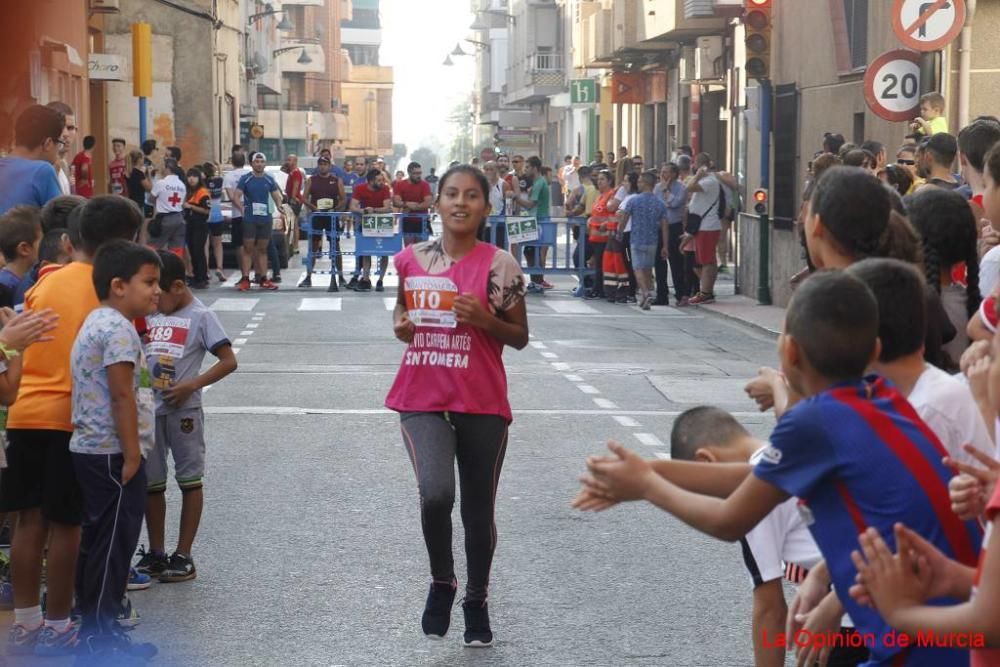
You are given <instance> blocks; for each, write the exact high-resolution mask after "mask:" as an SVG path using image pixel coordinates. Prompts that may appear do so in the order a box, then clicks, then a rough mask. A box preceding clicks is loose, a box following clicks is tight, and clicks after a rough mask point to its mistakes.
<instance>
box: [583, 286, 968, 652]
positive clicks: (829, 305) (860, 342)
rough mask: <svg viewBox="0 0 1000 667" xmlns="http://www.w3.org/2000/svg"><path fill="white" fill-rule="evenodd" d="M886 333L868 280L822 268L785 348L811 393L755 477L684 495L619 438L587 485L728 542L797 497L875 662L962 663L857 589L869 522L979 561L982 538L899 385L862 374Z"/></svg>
mask: <svg viewBox="0 0 1000 667" xmlns="http://www.w3.org/2000/svg"><path fill="white" fill-rule="evenodd" d="M877 335H878V306H877V304H876V302H875V298H874V296H873V295H872V293H871V290H869V289H868V288H867V287H866V286H865V285H864V283H862V282H861V281H860V280H858V279H857V278H855V277H853V276H850V275H847V274H845V273H819V274H816V275H814V276H813V277H811V278H809V279H808V280H806V281H805V282H804V283H803V284H802V285H801V286H800V287H799V288H798V290H797V291H796V293H795V296H794V297H793V298H792V302H791V304H790V305H789V308H788V313H787V317H786V321H785V333H784V334H783V335H782V337H781V338H780V340H779V344H778V352H779V356H780V358H781V364H782V369H783V370H784V373H785V376H786V377H787V379H788V383H789V385H790V386H791V387H792V388H793V389H795V390H796V391H797V392H798V393H799V394H800V395H801V396H804V397H805V398H804V400H803V401H801V402H800V403H799V404H798V405H796V406H795V407H794V408H792V409H791V410H790V411H789V412H787V413H786V414H785V415H784V416H783V417H782V419H781V421H780V422H779V423H778V425H777V427H776V428H775V430H774V433H772V435H771V444H770V446H769V447H768V448H767V449H765V450H764V452H763V454H762V457H761V460H760V462H759V463H757V465H756V466H754V468H753V474H752V475H748V476H747V477H746V478H745V479H744V480H743V482H742V483H741V484H740V485H739V487H738V488H737V489H736V490H735V491H734V492H733V493H732V494H731V495H729V497H728V498H726V499H719V498H712V497H708V496H704V495H700V494H698V493H692V492H690V491H685V490H683V489H682V488H680V487H679V486H677V485H675V484H673V483H671V482H670V481H667V480H666V479H664V478H663V477H661V476H660V475H658V474H657V473H656V471H655V470H654V468H653V467H651V466H650V464H649V462H647V461H645V460H644V459H642V458H640V457H638V456H636V455H635V454H634V453H632V452H630V451H628V450H627V449H625V448H624V447H623V446H621V445H620V444H617V443H612V444H611V445H610V446H611V449H612V451H613V452H614V453H615V455H616V456H614V457H607V458H592V459H590V460H589V461H588V467H589V469H590V476H588V477H585V478H584V484H585V485H586V486H587V487H589V489H591V490H592V491H593V492H594V493H597V494H602V495H606V496H609V497H611V498H613V499H616V500H639V499H645V500H649V501H650V502H651V503H653V504H655V505H657V506H658V507H660V508H661V509H664V510H665V511H667V512H670V513H671V514H673V515H674V516H676V517H677V518H679V519H681V520H682V521H684V522H685V523H687V524H689V525H691V526H693V527H695V528H697V529H699V530H701V531H703V532H705V533H707V534H709V535H713V536H715V537H718V538H720V539H724V540H728V541H733V540H737V539H739V538H741V537H743V536H744V535H746V533H747V532H748V531H749V530H750V529H751V528H753V527H754V526H756V525H757V523H758V522H760V520H761V519H763V518H764V517H765V516H767V514H768V513H769V512H770V511H771V510H772V509H774V508H775V507H776V506H777V505H779V504H780V503H782V502H784V501H785V500H786V499H787V498H789V497H790V496H797V497H798V498H799V507H800V512H801V513H802V517H803V520H804V521H805V523H806V525H808V527H809V530H810V532H811V533H812V535H813V538H814V539H815V540H816V544H817V545H818V546H819V548H820V551H821V552H822V554H823V557H824V559H825V561H826V563H827V567H828V568H829V572H830V577H831V579H832V582H833V586H834V590H835V591H836V592H837V595H838V597H839V598H840V601H841V602H842V603H843V605H844V607H845V608H846V609H847V611H848V613H849V614H850V616H851V618H852V619H853V620H854V622H855V625H856V626H857V630H858V632H859V633H860V634H861V635H862V637H864V638H865V643H866V646H868V648H870V650H871V661H870V662H869V663H868V664H870V665H890V664H891V665H927V666H931V665H933V666H935V667H947V666H950V665H963V666H964V665H967V664H968V660H969V655H968V652H967V651H963V650H956V649H953V648H929V647H911V648H905V649H904V648H900V646H899V643H898V642H896V641H894V640H895V639H896V637H897V636H898V635H896V634H895V633H894V632H893V630H892V629H891V628H890V627H889V626H888V625H887V624H886V622H885V620H884V619H883V618H882V617H881V616H879V614H878V613H877V612H876V611H874V610H873V609H870V608H867V607H862V606H860V605H859V604H857V603H856V602H855V601H854V600H852V599H851V598H850V597H849V596H848V589H849V588H850V587H851V585H852V584H853V583H854V580H855V576H856V575H857V569H856V568H855V566H854V564H853V562H852V560H851V551H852V550H853V549H854V548H856V547H855V545H856V543H857V536H858V534H860V533H861V532H863V531H864V530H865V529H866V527H868V526H872V527H874V528H876V529H878V531H879V532H880V533H881V534H882V535H884V536H885V537H886V539H887V540H889V541H892V534H893V524H894V523H896V522H903V523H905V524H906V525H908V526H910V527H911V528H912V529H913V530H914V531H916V533H918V534H919V535H921V536H923V537H924V538H925V539H926V540H928V541H929V542H931V543H932V544H934V545H935V546H936V547H937V548H938V549H940V550H941V551H942V552H943V553H945V554H946V555H948V556H949V557H951V558H954V559H956V560H958V561H960V562H963V563H966V564H970V565H971V564H974V563H975V561H976V557H977V554H978V552H979V547H980V541H981V533H980V531H979V528H978V527H977V526H976V524H975V523H974V522H962V521H961V520H959V519H958V518H957V517H956V516H955V515H954V514H953V513H952V512H951V509H950V503H949V499H948V488H947V484H948V480H949V479H950V478H951V476H952V473H951V471H949V470H948V469H947V468H946V467H944V466H943V465H942V463H941V459H942V457H943V456H944V455H945V452H944V448H943V447H942V446H941V443H940V442H939V441H938V440H937V438H936V437H935V436H934V435H933V434H932V433H931V431H930V429H928V428H927V427H926V425H925V424H924V423H923V422H922V421H921V420H920V418H919V417H918V416H917V414H916V412H915V411H914V410H913V408H912V407H911V406H910V404H909V403H907V402H906V399H905V398H903V396H902V395H901V394H900V393H899V392H898V391H897V390H896V389H895V388H894V387H893V386H892V385H891V384H889V383H888V382H887V381H886V380H885V379H883V378H880V377H877V376H870V377H867V378H866V377H863V375H864V371H865V369H866V368H867V367H868V366H869V365H870V364H871V363H872V362H874V361H875V359H877V357H878V354H879V343H878V337H877ZM940 602H941V603H944V604H954V601H953V600H945V599H942V600H941V601H940ZM828 639H829V638H826V637H820V638H817V641H823V640H828ZM787 640H788V641H789V645H793V643H794V641H795V639H794V638H787ZM779 641H780V638H779Z"/></svg>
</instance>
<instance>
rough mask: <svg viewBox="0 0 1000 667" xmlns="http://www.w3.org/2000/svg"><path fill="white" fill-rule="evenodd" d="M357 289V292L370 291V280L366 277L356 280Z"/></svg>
mask: <svg viewBox="0 0 1000 667" xmlns="http://www.w3.org/2000/svg"><path fill="white" fill-rule="evenodd" d="M357 291H359V292H371V291H372V281H371V280H369V279H368V278H362V279H361V280H359V281H358V287H357Z"/></svg>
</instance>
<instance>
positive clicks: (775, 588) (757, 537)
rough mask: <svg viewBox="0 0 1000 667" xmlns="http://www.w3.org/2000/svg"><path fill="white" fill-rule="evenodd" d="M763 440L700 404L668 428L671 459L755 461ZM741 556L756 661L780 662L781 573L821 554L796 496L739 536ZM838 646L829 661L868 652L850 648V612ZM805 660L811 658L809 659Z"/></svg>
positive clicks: (795, 575) (860, 657) (803, 567)
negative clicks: (749, 592) (750, 591)
mask: <svg viewBox="0 0 1000 667" xmlns="http://www.w3.org/2000/svg"><path fill="white" fill-rule="evenodd" d="M766 448H767V443H766V442H762V441H760V440H757V439H756V438H754V437H753V436H752V435H750V433H748V432H747V430H746V429H745V428H743V426H742V425H740V423H739V422H737V421H736V419H734V418H733V416H732V415H731V414H729V413H728V412H726V411H725V410H720V409H719V408H714V407H708V406H701V407H697V408H692V409H690V410H687V411H686V412H684V413H682V414H681V415H680V416H679V417H677V420H676V421H675V422H674V427H673V430H672V432H671V434H670V455H671V457H672V458H673V459H674V460H681V461H702V462H705V463H745V462H747V461H749V462H750V463H751V465H756V463H757V461H758V460H759V458H760V457H761V455H762V454H763V452H764V450H765V449H766ZM740 546H741V547H742V550H743V562H744V563H745V564H746V567H747V570H748V572H749V574H750V579H751V581H752V584H753V624H752V628H753V630H752V634H753V649H754V664H755V665H756V667H770V666H772V665H774V666H780V665H784V664H785V648H784V646H783V645H781V641H780V636H781V635H782V633H784V632H785V619H786V616H787V613H788V606H787V604H786V602H785V593H784V590H783V588H782V581H781V580H782V577H783V576H785V577H786V578H787V579H788V580H789V581H790V582H791V583H793V584H799V583H801V582H802V580H803V579H805V576H806V574H807V573H808V571H809V570H810V569H812V568H813V567H815V566H816V565H818V564H819V563H820V562H821V561H822V559H823V556H822V555H821V554H820V551H819V548H818V547H817V546H816V542H815V540H813V537H812V535H811V534H810V533H809V528H808V527H807V526H806V522H805V520H804V518H803V517H802V514H801V513H800V511H799V506H798V501H797V499H795V498H789V499H788V500H786V501H785V502H783V503H782V504H781V505H778V506H777V507H775V508H774V509H773V510H772V511H771V513H770V514H768V515H767V516H766V517H764V518H763V519H762V520H761V522H760V523H758V524H757V526H756V527H755V528H754V529H753V530H751V531H750V532H749V533H747V535H746V537H744V538H743V539H741V540H740ZM841 626H842V627H841V630H840V632H841V634H843V635H845V641H844V647H841V648H837V649H834V650H833V651H832V653H831V656H830V663H831V664H836V665H856V664H860V663H862V662H864V661H865V660H866V659H867V657H868V651H867V649H864V648H861V649H851V648H846V647H848V646H850V643H851V642H850V641H848V640H847V637H846V635H849V634H850V633H853V632H855V630H854V629H853V628H852V627H851V623H850V618H849V617H848V616H846V615H844V616H843V619H842V620H841ZM810 664H811V663H810Z"/></svg>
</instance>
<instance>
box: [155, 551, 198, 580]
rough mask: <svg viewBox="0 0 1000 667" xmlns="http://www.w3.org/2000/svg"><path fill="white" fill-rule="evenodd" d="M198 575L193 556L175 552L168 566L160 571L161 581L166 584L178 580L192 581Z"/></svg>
mask: <svg viewBox="0 0 1000 667" xmlns="http://www.w3.org/2000/svg"><path fill="white" fill-rule="evenodd" d="M197 576H198V571H197V570H196V569H195V567H194V561H193V560H192V559H191V556H185V555H184V554H179V553H174V555H172V556H171V557H170V563H169V564H168V565H167V568H166V569H165V570H163V572H162V573H160V581H162V582H163V583H165V584H172V583H176V582H178V581H191V580H192V579H194V578H195V577H197Z"/></svg>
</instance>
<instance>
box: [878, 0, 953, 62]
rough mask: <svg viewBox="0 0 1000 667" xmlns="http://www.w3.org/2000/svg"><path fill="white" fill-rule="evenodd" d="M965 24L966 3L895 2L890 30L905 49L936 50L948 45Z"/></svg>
mask: <svg viewBox="0 0 1000 667" xmlns="http://www.w3.org/2000/svg"><path fill="white" fill-rule="evenodd" d="M964 25H965V0H895V5H894V6H893V8H892V29H893V30H894V31H895V33H896V37H897V38H898V39H899V41H901V42H902V43H903V44H905V45H906V46H908V47H910V48H911V49H916V50H917V51H938V50H940V49H943V48H944V47H946V46H948V45H949V44H950V43H951V42H952V41H953V40H954V39H955V38H956V37H958V34H959V33H960V32H962V27H963V26H964Z"/></svg>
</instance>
